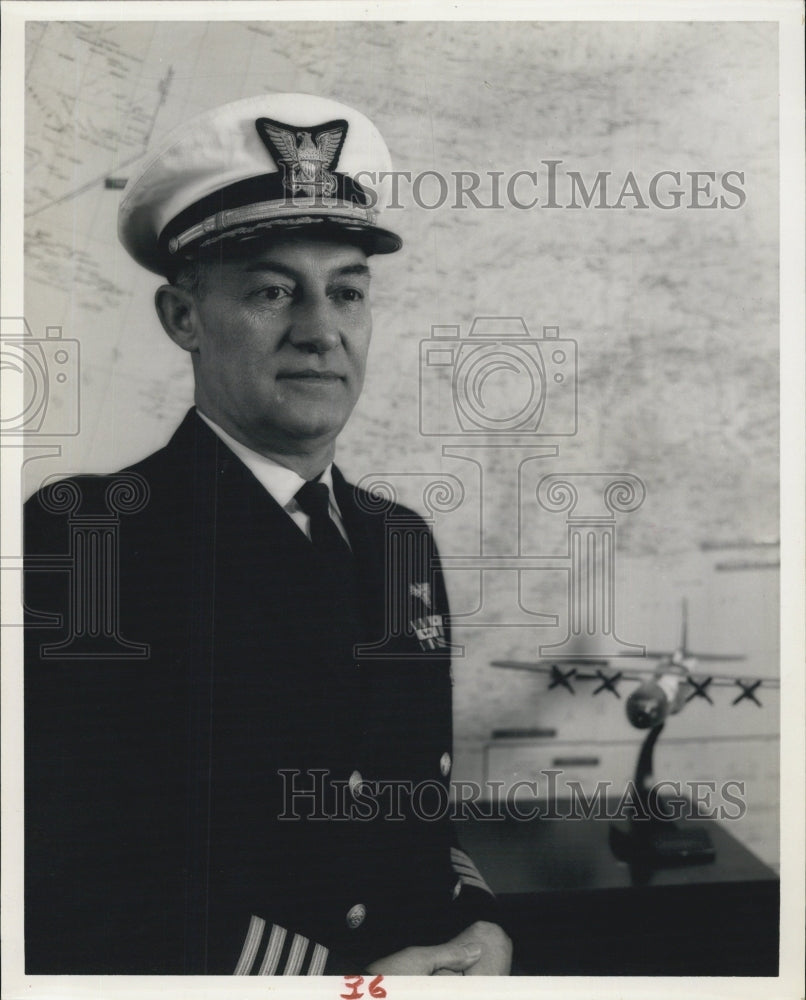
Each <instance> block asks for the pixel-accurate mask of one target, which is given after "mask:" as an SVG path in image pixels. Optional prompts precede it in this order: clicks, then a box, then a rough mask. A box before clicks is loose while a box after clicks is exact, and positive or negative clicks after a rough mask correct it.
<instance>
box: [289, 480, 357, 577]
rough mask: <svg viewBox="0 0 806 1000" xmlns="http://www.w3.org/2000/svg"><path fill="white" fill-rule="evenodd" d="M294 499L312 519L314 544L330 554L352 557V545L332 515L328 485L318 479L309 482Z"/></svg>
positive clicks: (312, 539) (299, 490)
mask: <svg viewBox="0 0 806 1000" xmlns="http://www.w3.org/2000/svg"><path fill="white" fill-rule="evenodd" d="M294 499H295V500H296V501H297V503H298V504H299V506H300V509H301V510H302V511H303V512H304V513H306V514H307V515H308V517H309V518H310V519H311V541H312V542H313V544H314V546H315V547H316V548H317V549H318V550H319V551H321V552H323V553H327V554H328V555H334V556H339V557H342V558H344V557H347V558H349V557H351V556H352V552H351V551H350V546H349V545H348V544H347V542H346V541H345V540H344V537H343V536H342V534H341V532H340V531H339V529H338V528H337V527H336V524H335V522H334V521H333V518H332V517H331V516H330V490H329V489H328V488H327V486H325V484H324V483H320V482H317V481H316V480H313V481H312V482H307V483H305V484H304V485H303V486H301V487H300V488H299V489H298V490H297V492H296V495H295V497H294Z"/></svg>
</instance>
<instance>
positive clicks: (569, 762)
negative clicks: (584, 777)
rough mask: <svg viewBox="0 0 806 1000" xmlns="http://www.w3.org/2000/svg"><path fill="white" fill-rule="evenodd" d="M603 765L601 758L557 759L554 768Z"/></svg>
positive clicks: (553, 762)
mask: <svg viewBox="0 0 806 1000" xmlns="http://www.w3.org/2000/svg"><path fill="white" fill-rule="evenodd" d="M599 764H601V760H600V758H599V757H555V758H554V760H553V761H552V762H551V766H552V767H596V766H597V765H599Z"/></svg>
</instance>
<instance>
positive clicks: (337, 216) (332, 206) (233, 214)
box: [168, 198, 378, 254]
mask: <svg viewBox="0 0 806 1000" xmlns="http://www.w3.org/2000/svg"><path fill="white" fill-rule="evenodd" d="M377 218H378V213H377V212H376V211H375V210H374V209H372V208H364V207H362V206H360V205H355V204H353V203H351V202H347V201H336V200H333V201H330V200H328V199H327V198H295V199H293V200H292V201H291V202H290V203H289V202H283V203H278V202H276V201H260V202H256V203H255V204H253V205H244V207H243V208H228V209H225V210H224V211H223V212H216V213H215V215H209V216H208V217H207V218H206V219H203V220H202V221H201V222H197V223H196V225H195V226H191V227H190V228H189V229H186V230H185V231H184V232H182V233H180V234H179V235H178V236H173V237H171V239H170V240H169V241H168V251H169V253H172V254H174V253H178V252H179V251H180V250H181V249H182V248H183V247H186V246H187V245H188V244H189V243H194V242H195V241H196V240H198V239H201V238H202V237H203V236H207V235H208V234H209V233H215V234H217V237H216V238H222V237H224V236H226V237H231V236H237V235H243V234H247V233H249V232H250V231H251V229H250V228H241V229H237V228H236V227H238V226H240V227H245V226H248V225H249V224H250V223H258V224H259V223H271V222H273V221H275V220H282V221H284V222H286V223H291V222H293V223H297V224H304V223H306V222H321V221H322V220H323V219H324V220H331V219H332V220H333V221H336V222H337V221H339V220H345V221H347V222H360V223H363V224H364V225H365V226H366V225H369V226H374V225H375V220H376V219H377ZM253 228H257V226H254V227H253ZM207 242H212V241H211V240H208V241H207Z"/></svg>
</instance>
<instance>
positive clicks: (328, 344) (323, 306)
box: [289, 296, 341, 354]
mask: <svg viewBox="0 0 806 1000" xmlns="http://www.w3.org/2000/svg"><path fill="white" fill-rule="evenodd" d="M289 339H290V340H291V343H292V344H294V346H295V347H298V348H299V349H300V350H303V351H304V350H307V351H311V352H314V353H316V354H324V353H325V351H330V350H333V348H334V347H337V346H338V345H339V343H340V342H341V332H340V330H339V323H338V315H337V311H336V310H335V309H334V307H333V304H332V303H331V302H330V300H329V299H328V298H327V297H324V296H323V297H322V298H319V297H316V298H310V299H308V300H307V301H304V302H300V303H298V304H297V307H296V309H295V310H294V319H293V325H292V327H291V334H290V338H289Z"/></svg>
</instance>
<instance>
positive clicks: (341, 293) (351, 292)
mask: <svg viewBox="0 0 806 1000" xmlns="http://www.w3.org/2000/svg"><path fill="white" fill-rule="evenodd" d="M336 297H337V298H339V299H342V300H343V301H344V302H360V301H361V300H362V299H363V298H364V293H363V292H362V291H361V289H360V288H340V289H339V290H338V291H337V292H336Z"/></svg>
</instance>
